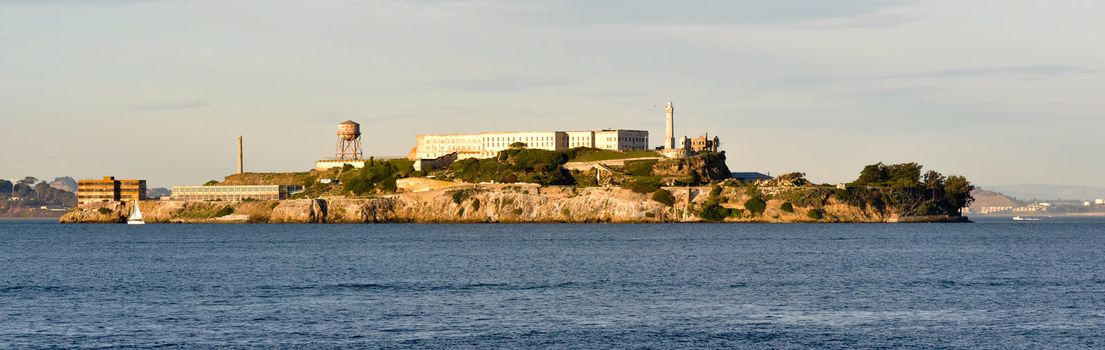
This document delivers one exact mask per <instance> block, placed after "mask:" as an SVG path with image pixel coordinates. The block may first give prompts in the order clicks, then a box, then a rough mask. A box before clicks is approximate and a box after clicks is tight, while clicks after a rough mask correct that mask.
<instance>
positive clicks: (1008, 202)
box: [971, 190, 1021, 208]
mask: <svg viewBox="0 0 1105 350" xmlns="http://www.w3.org/2000/svg"><path fill="white" fill-rule="evenodd" d="M971 196H974V197H975V201H974V202H973V203H971V208H985V207H1018V206H1020V205H1021V204H1020V203H1019V202H1018V201H1017V200H1016V199H1015V198H1012V197H1009V196H1007V195H1005V194H1002V193H998V192H994V191H987V190H974V191H971Z"/></svg>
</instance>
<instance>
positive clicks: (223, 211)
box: [214, 207, 234, 218]
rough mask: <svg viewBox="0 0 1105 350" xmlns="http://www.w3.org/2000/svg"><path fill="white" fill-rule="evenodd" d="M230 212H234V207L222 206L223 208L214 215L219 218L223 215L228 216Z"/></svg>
mask: <svg viewBox="0 0 1105 350" xmlns="http://www.w3.org/2000/svg"><path fill="white" fill-rule="evenodd" d="M230 214H234V208H231V207H222V209H219V211H217V212H215V216H214V217H216V218H218V217H223V216H227V215H230Z"/></svg>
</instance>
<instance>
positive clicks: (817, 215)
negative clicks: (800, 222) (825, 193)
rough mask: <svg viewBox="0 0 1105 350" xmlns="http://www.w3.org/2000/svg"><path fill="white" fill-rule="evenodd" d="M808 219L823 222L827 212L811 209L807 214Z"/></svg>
mask: <svg viewBox="0 0 1105 350" xmlns="http://www.w3.org/2000/svg"><path fill="white" fill-rule="evenodd" d="M806 217H808V218H810V219H814V220H821V219H824V218H825V211H824V210H822V209H810V211H809V212H808V213H806Z"/></svg>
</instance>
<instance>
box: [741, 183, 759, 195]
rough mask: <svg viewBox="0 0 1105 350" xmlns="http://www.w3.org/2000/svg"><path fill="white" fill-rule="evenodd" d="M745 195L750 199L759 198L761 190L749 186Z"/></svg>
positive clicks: (754, 186)
mask: <svg viewBox="0 0 1105 350" xmlns="http://www.w3.org/2000/svg"><path fill="white" fill-rule="evenodd" d="M744 194H745V195H746V196H750V197H759V196H760V188H759V187H756V185H748V187H745V188H744Z"/></svg>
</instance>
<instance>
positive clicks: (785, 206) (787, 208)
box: [780, 202, 794, 213]
mask: <svg viewBox="0 0 1105 350" xmlns="http://www.w3.org/2000/svg"><path fill="white" fill-rule="evenodd" d="M780 209H783V211H785V212H788V213H793V212H794V205H793V204H790V202H786V203H783V207H782V208H780Z"/></svg>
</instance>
